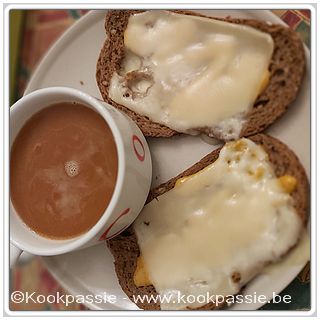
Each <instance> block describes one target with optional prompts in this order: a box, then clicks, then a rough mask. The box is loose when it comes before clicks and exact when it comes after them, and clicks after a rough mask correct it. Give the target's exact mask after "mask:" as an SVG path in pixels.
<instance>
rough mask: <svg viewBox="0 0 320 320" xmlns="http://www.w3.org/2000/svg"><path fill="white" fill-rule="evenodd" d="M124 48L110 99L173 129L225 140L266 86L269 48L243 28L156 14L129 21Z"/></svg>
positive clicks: (261, 36)
mask: <svg viewBox="0 0 320 320" xmlns="http://www.w3.org/2000/svg"><path fill="white" fill-rule="evenodd" d="M124 45H125V49H126V58H125V59H124V61H123V64H122V70H121V71H120V72H119V73H114V74H113V76H112V79H111V84H110V88H109V97H110V98H111V99H112V100H114V101H115V102H117V103H120V104H122V105H124V106H126V107H128V108H129V109H132V110H134V111H136V112H137V113H139V114H142V115H146V116H148V117H149V118H150V119H152V120H153V121H156V122H158V123H162V124H165V125H167V126H168V127H170V128H172V129H174V130H176V131H179V132H187V133H195V132H196V131H195V130H194V129H196V128H201V127H209V128H215V130H217V131H221V133H222V134H223V135H224V136H225V137H226V138H237V137H238V136H239V134H240V132H241V128H242V125H243V123H244V121H245V114H246V113H247V112H248V111H249V110H250V109H251V108H252V106H253V103H254V101H255V100H256V98H257V96H258V95H259V93H260V92H261V91H263V90H264V88H265V87H266V85H267V83H268V81H269V73H268V66H269V64H270V59H271V56H272V52H273V46H274V45H273V40H272V37H271V36H270V35H269V34H266V33H263V32H261V31H258V30H256V29H254V28H251V27H248V26H244V25H237V24H233V23H228V22H223V21H218V20H214V19H209V18H202V17H195V16H186V15H181V14H176V13H172V12H168V11H161V10H153V11H147V12H144V13H139V14H135V15H133V16H131V17H130V18H129V22H128V26H127V29H126V30H125V33H124Z"/></svg>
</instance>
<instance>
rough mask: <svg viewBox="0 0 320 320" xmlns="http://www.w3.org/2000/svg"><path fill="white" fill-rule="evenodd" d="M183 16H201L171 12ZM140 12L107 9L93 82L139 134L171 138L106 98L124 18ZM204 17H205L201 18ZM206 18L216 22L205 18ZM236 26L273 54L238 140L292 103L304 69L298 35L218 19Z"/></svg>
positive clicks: (118, 54) (266, 25)
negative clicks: (263, 36)
mask: <svg viewBox="0 0 320 320" xmlns="http://www.w3.org/2000/svg"><path fill="white" fill-rule="evenodd" d="M173 11H174V12H176V13H180V14H185V15H195V16H203V15H201V14H198V13H195V12H191V11H183V10H173ZM139 12H142V11H141V10H111V11H109V12H108V13H107V15H106V19H105V29H106V33H107V39H106V40H105V43H104V45H103V48H102V49H101V52H100V56H99V59H98V62H97V72H96V80H97V84H98V87H99V89H100V92H101V95H102V97H103V99H104V100H105V101H106V102H108V103H109V104H111V105H112V106H114V107H115V108H117V109H120V110H121V111H123V112H125V113H126V114H127V115H128V116H130V117H131V118H132V119H133V120H134V121H135V122H136V123H137V124H138V126H139V127H140V129H141V130H142V132H143V134H144V135H145V136H149V137H171V136H173V135H175V134H177V133H178V132H176V131H174V130H172V129H170V128H168V127H167V126H165V125H162V124H159V123H156V122H153V121H152V120H150V119H149V118H148V117H146V116H143V115H139V114H137V113H136V112H134V111H132V110H130V109H128V108H126V107H125V106H123V105H120V104H118V103H116V102H114V101H113V100H112V99H111V98H110V97H109V95H108V92H109V85H110V80H111V78H112V75H113V74H114V72H117V71H119V69H120V67H121V62H122V59H123V58H124V56H125V52H124V39H123V36H124V32H125V30H126V27H127V24H128V19H129V18H130V16H131V15H133V14H135V13H139ZM203 17H205V16H203ZM207 18H210V19H218V18H212V17H207ZM218 20H223V21H227V22H231V23H236V24H243V25H247V26H250V27H253V28H256V29H258V30H261V31H263V32H266V33H269V34H270V35H271V36H272V38H273V41H274V51H273V55H272V58H271V63H270V66H269V71H270V81H269V83H268V85H267V87H266V88H265V90H264V91H263V92H262V93H261V94H260V95H259V96H258V98H257V100H256V101H255V103H254V106H253V108H252V109H251V111H250V112H249V113H248V114H247V116H246V120H247V121H246V124H245V125H244V126H243V128H242V131H241V133H240V136H239V137H245V136H250V135H253V134H256V133H259V132H261V131H263V130H264V129H265V128H267V127H268V126H269V125H271V124H272V123H273V122H274V121H275V120H276V119H277V118H279V117H280V116H281V115H282V114H283V113H284V112H285V111H286V110H287V108H288V106H289V105H290V104H291V102H292V101H294V100H295V98H296V96H297V93H298V90H299V87H300V85H301V82H302V78H303V74H304V70H305V53H304V48H303V44H302V41H301V39H300V38H299V35H298V34H297V33H296V32H294V31H292V30H291V29H289V28H287V27H284V26H282V25H272V24H269V23H266V22H262V21H257V20H246V19H235V18H229V17H227V18H225V19H220V18H219V19H218ZM197 131H198V132H200V133H205V134H208V135H210V136H213V137H215V138H217V139H221V140H223V139H224V138H223V136H222V135H221V132H220V133H219V132H218V131H217V130H215V129H214V128H207V127H205V128H197Z"/></svg>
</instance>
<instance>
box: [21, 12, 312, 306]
mask: <svg viewBox="0 0 320 320" xmlns="http://www.w3.org/2000/svg"><path fill="white" fill-rule="evenodd" d="M202 12H203V13H205V14H207V15H212V16H220V17H223V16H227V15H229V16H232V17H240V18H253V19H259V20H265V21H269V22H271V23H282V24H283V22H282V21H281V20H280V19H279V18H278V17H276V16H275V15H273V14H272V13H271V12H269V11H265V10H202ZM104 16H105V11H104V10H97V11H91V12H90V13H88V14H87V15H85V16H84V17H83V18H81V19H80V20H79V21H77V22H76V23H75V24H74V25H73V26H72V27H71V28H70V29H69V30H68V31H67V32H66V33H65V34H64V35H63V36H62V37H61V38H60V39H59V40H58V41H57V42H56V44H55V45H54V46H53V47H52V48H51V50H49V52H48V53H47V55H46V56H45V58H44V59H43V60H42V62H41V64H40V65H39V67H38V68H37V70H36V71H35V73H34V75H33V77H32V79H31V80H30V83H29V86H28V88H27V90H26V93H29V92H31V91H33V90H36V89H38V88H44V87H48V86H55V85H62V86H69V87H74V88H78V89H81V90H83V91H86V92H87V93H89V94H91V95H93V96H95V97H99V98H100V93H99V90H98V87H97V85H96V80H95V70H96V61H97V58H98V55H99V52H100V49H101V46H102V44H103V41H104V39H105V32H104ZM306 54H307V57H308V72H307V75H306V77H305V79H304V82H303V87H302V89H301V91H300V94H299V97H298V99H297V100H296V101H295V103H294V104H293V105H292V106H291V107H290V109H289V111H288V112H287V113H286V114H285V115H284V116H283V117H282V118H281V119H280V120H279V121H277V122H276V123H275V124H274V125H272V127H271V128H270V129H269V130H268V133H270V134H272V135H273V136H275V137H277V138H279V139H280V140H282V141H283V142H285V143H287V144H288V145H289V146H290V147H291V148H292V149H293V150H294V151H295V152H296V154H297V155H298V157H299V158H300V160H301V162H302V164H303V165H304V167H305V168H306V170H307V173H308V175H309V172H310V165H309V164H310V92H309V91H310V89H309V88H310V83H309V78H310V76H309V75H310V71H309V54H310V53H309V51H308V50H307V49H306ZM82 83H83V84H82ZM149 143H150V148H151V153H152V158H153V185H157V184H159V183H161V182H164V181H166V180H168V179H169V178H171V177H173V176H175V175H177V174H178V173H179V172H181V171H182V170H184V169H185V168H187V167H189V166H190V165H191V164H193V163H195V162H196V161H198V160H199V159H200V158H201V157H202V156H204V155H206V154H207V153H209V152H210V151H212V150H213V149H214V148H215V146H213V145H210V144H208V143H206V142H204V141H203V140H202V139H201V138H200V137H174V138H171V139H168V140H167V139H149ZM44 261H45V263H46V265H47V267H48V269H49V270H50V272H51V273H52V274H53V276H54V277H55V278H56V279H57V280H58V281H59V282H60V283H61V285H62V286H63V287H64V288H65V289H66V290H67V291H69V292H70V293H71V294H74V295H78V294H82V295H85V294H94V295H96V294H110V295H111V294H114V295H116V296H117V302H116V303H115V304H110V303H107V302H106V303H99V304H98V303H89V302H87V303H86V305H87V307H89V308H90V309H96V310H97V309H99V310H119V309H122V310H123V309H126V310H130V309H131V310H133V309H137V307H136V305H135V304H133V303H132V302H131V301H130V300H129V299H128V298H127V296H126V295H125V294H124V293H123V291H122V289H121V288H120V286H119V284H118V281H117V277H116V275H115V271H114V267H113V258H112V256H111V254H110V253H109V252H108V250H107V248H106V245H105V244H101V245H97V246H95V247H91V248H88V249H85V250H81V251H77V252H73V253H69V254H64V255H61V256H55V257H46V258H44ZM305 262H306V261H300V262H299V263H297V264H296V265H290V266H287V267H286V268H285V269H284V268H275V269H278V272H277V270H275V271H273V272H272V273H269V274H266V275H263V276H259V277H257V278H256V279H255V280H254V281H252V282H251V283H250V284H249V285H248V286H247V288H246V290H245V293H246V294H250V293H251V294H253V293H254V292H256V293H257V294H264V295H266V296H267V297H268V298H271V297H272V293H273V292H275V293H279V292H280V291H281V290H283V289H284V288H285V287H286V286H287V285H288V284H289V283H290V282H291V281H292V280H293V279H294V278H295V276H296V275H297V273H298V272H299V271H300V270H301V268H302V267H303V266H304V264H305ZM262 305H263V304H262V303H259V302H257V303H251V304H235V305H234V306H232V309H234V310H255V309H257V308H259V307H261V306H262Z"/></svg>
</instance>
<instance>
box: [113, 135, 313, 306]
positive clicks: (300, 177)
mask: <svg viewBox="0 0 320 320" xmlns="http://www.w3.org/2000/svg"><path fill="white" fill-rule="evenodd" d="M249 139H251V140H252V141H254V142H255V143H256V144H259V145H261V146H262V147H263V148H264V150H265V151H266V152H267V154H268V156H269V161H270V163H271V165H272V167H273V169H274V172H275V174H276V176H277V177H280V176H284V175H291V176H294V177H295V178H296V179H297V181H298V184H297V187H296V189H295V190H294V191H293V192H292V193H291V195H292V197H293V199H294V207H295V209H296V212H297V214H298V215H299V217H300V218H301V220H302V221H303V223H304V224H306V222H307V213H308V207H309V183H308V179H307V176H306V174H305V170H304V168H303V166H302V165H301V163H300V162H299V160H298V158H297V157H296V155H295V154H294V153H293V151H291V150H290V149H289V148H288V147H287V146H286V145H285V144H283V143H282V142H280V141H279V140H277V139H275V138H272V137H270V136H268V135H265V134H257V135H255V136H252V137H249ZM220 150H221V148H220V149H217V150H214V151H213V152H211V153H209V154H208V155H207V156H205V157H204V158H202V159H201V160H200V161H199V162H197V163H196V164H194V165H193V166H192V167H190V168H189V169H187V170H185V171H184V172H182V173H181V174H179V175H178V176H176V177H175V178H172V179H170V180H169V181H167V182H166V183H163V184H161V185H160V186H158V187H156V188H154V189H152V190H151V191H150V194H149V197H148V199H147V203H148V202H150V201H151V200H153V199H154V198H157V197H158V196H160V195H162V194H163V193H165V192H167V191H169V190H170V189H172V188H173V187H174V185H175V183H176V181H177V180H178V179H179V178H182V177H185V176H189V175H192V174H194V173H196V172H198V171H200V170H202V169H203V168H205V167H207V166H208V165H210V164H211V163H213V162H215V161H216V160H217V158H218V156H219V152H220ZM107 246H108V248H109V249H110V250H111V252H112V254H113V256H114V259H115V262H114V264H115V270H116V274H117V276H118V279H119V283H120V285H121V287H122V289H123V291H124V292H125V293H126V294H127V295H128V297H129V298H130V299H131V300H132V297H133V296H137V295H141V296H143V295H153V296H156V294H157V292H156V290H155V288H154V287H153V286H151V285H149V286H145V287H137V286H136V285H135V283H134V280H133V279H134V278H133V277H134V272H135V269H136V264H137V258H138V256H139V255H140V250H139V246H138V243H137V239H136V236H135V233H134V231H133V228H132V227H129V228H128V229H127V230H126V231H124V232H123V233H121V234H120V235H119V236H117V237H115V238H113V239H111V240H109V241H107ZM223 306H224V305H218V306H216V305H215V304H213V303H208V304H206V305H204V306H202V307H201V308H199V309H201V310H214V309H219V308H222V307H223ZM138 307H140V308H142V309H145V310H160V305H159V304H157V303H139V304H138Z"/></svg>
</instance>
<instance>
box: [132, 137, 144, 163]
mask: <svg viewBox="0 0 320 320" xmlns="http://www.w3.org/2000/svg"><path fill="white" fill-rule="evenodd" d="M132 145H133V149H134V153H135V154H136V156H137V158H138V159H139V160H140V161H141V162H143V161H144V159H145V156H146V154H145V150H144V146H143V143H142V142H141V140H140V138H139V137H138V136H136V135H135V134H134V135H133V136H132Z"/></svg>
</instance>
